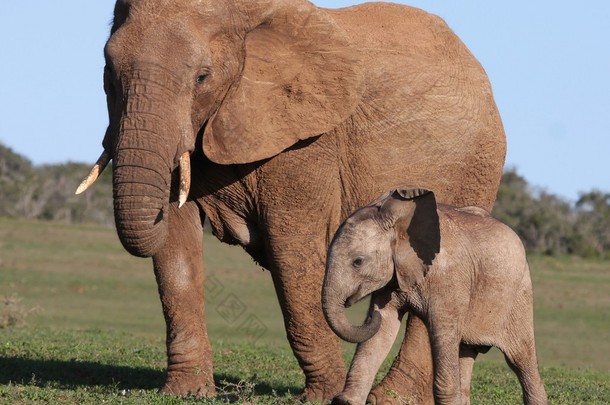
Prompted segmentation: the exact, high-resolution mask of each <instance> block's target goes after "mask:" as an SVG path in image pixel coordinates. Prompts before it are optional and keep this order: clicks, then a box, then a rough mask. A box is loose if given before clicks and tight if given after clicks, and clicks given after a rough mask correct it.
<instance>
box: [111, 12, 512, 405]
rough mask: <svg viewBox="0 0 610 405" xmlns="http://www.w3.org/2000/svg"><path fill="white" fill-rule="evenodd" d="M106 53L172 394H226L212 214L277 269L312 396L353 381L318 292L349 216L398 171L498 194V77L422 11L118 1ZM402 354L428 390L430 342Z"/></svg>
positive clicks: (464, 201)
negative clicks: (211, 319) (209, 324)
mask: <svg viewBox="0 0 610 405" xmlns="http://www.w3.org/2000/svg"><path fill="white" fill-rule="evenodd" d="M104 51H105V58H106V67H105V72H104V87H105V91H106V94H107V100H108V111H109V126H108V130H107V132H106V136H105V137H104V142H103V146H104V149H105V151H106V153H107V155H108V156H110V158H111V159H112V160H113V167H114V171H113V186H114V188H113V189H114V208H115V218H116V225H117V232H118V235H119V238H120V240H121V242H122V244H123V245H124V246H125V248H126V249H127V250H128V251H129V252H130V253H132V254H134V255H138V256H143V257H152V258H153V263H154V270H155V275H156V278H157V282H158V286H159V294H160V297H161V302H162V307H163V313H164V315H165V320H166V323H167V352H168V376H167V380H166V384H165V387H164V388H163V391H164V392H167V393H173V394H177V395H184V394H187V393H189V392H190V393H194V394H197V395H200V396H209V395H213V394H214V392H215V388H214V381H213V375H212V361H211V348H210V344H209V341H208V337H207V331H206V326H205V311H204V300H203V282H204V280H203V266H202V252H201V242H202V223H203V218H204V217H208V218H209V220H210V223H211V224H212V227H213V231H214V234H215V235H216V236H217V237H218V238H219V239H220V240H222V241H224V242H227V243H231V244H239V245H241V246H243V247H244V248H245V249H246V250H247V251H248V252H249V253H250V254H251V255H252V257H253V258H254V259H255V260H257V261H258V262H259V263H260V264H261V265H262V266H264V267H265V268H267V269H268V270H270V271H271V274H272V278H273V282H274V285H275V288H276V291H277V294H278V297H279V301H280V304H281V308H282V313H283V316H284V321H285V326H286V332H287V336H288V339H289V341H290V344H291V347H292V349H293V351H294V354H295V356H296V357H297V359H298V361H299V364H300V366H301V368H302V369H303V371H304V373H305V376H306V387H305V391H304V397H305V398H307V399H310V400H326V399H329V398H332V397H333V396H334V395H335V394H336V393H338V392H339V391H341V389H342V387H343V381H344V377H345V366H344V364H343V361H342V358H341V350H340V345H339V341H338V339H337V338H336V337H335V335H334V334H333V333H332V332H331V330H330V329H329V328H328V325H327V324H326V321H325V319H324V317H323V314H322V310H321V304H320V291H321V288H322V280H323V274H324V263H325V258H326V248H327V247H328V244H329V242H330V239H331V237H332V235H333V234H334V231H335V230H336V228H337V226H338V225H339V223H340V222H341V220H342V219H344V218H346V216H347V214H348V213H350V212H351V211H352V210H354V209H355V208H356V207H358V206H360V205H362V204H363V203H365V202H366V201H369V200H370V199H371V198H373V197H374V196H375V195H379V193H380V192H381V191H383V190H386V189H388V188H390V187H392V186H397V185H409V184H423V185H426V186H428V187H431V188H433V189H434V190H436V192H437V195H438V198H439V200H441V201H443V202H446V203H451V204H454V205H459V206H461V205H472V204H476V205H479V206H483V207H486V208H491V206H492V205H493V202H494V200H495V195H496V192H497V189H498V185H499V181H500V177H501V172H502V167H503V164H504V155H505V137H504V132H503V128H502V124H501V121H500V118H499V115H498V112H497V109H496V106H495V103H494V101H493V97H492V92H491V88H490V84H489V81H488V79H487V77H486V75H485V72H484V71H483V69H482V68H481V66H480V65H479V63H478V62H477V61H476V60H475V59H474V57H473V56H472V55H471V54H470V52H469V51H468V50H467V49H466V48H465V46H464V45H463V44H462V43H461V42H460V41H459V39H457V38H456V36H455V35H454V34H453V32H452V31H451V30H450V29H449V28H448V27H447V26H446V25H445V23H444V22H443V21H442V20H440V19H439V18H437V17H435V16H432V15H429V14H427V13H425V12H423V11H421V10H417V9H414V8H409V7H405V6H399V5H392V4H385V3H371V4H366V5H360V6H356V7H351V8H345V9H340V10H328V9H322V8H318V7H316V6H314V5H313V4H311V3H309V2H307V1H304V0H270V1H246V0H241V1H239V0H236V1H218V0H217V1H206V0H198V1H196V0H176V1H168V0H156V1H153V0H120V1H117V3H116V6H115V11H114V21H113V25H112V29H111V36H110V38H109V40H108V42H107V44H106V47H105V49H104ZM185 153H187V154H189V155H190V166H191V167H190V170H191V178H190V180H191V181H190V192H189V188H188V187H189V182H188V178H185V175H184V173H188V167H185V166H187V165H188V163H189V162H188V159H184V156H185V155H184V154H185ZM179 167H182V168H183V169H182V171H181V170H180V169H179ZM180 172H182V178H181V177H180ZM186 177H188V176H186ZM179 196H182V197H179ZM186 196H188V197H186ZM185 197H186V198H185ZM179 198H180V200H181V201H180V204H182V202H184V205H183V206H182V207H181V208H180V209H178V204H179V202H178V200H179ZM421 333H422V328H421V327H416V328H413V331H409V333H408V334H407V340H409V339H412V336H419V335H418V334H421ZM423 333H425V331H424V332H423ZM404 352H405V355H404V356H403V358H402V360H401V361H403V363H404V362H407V363H408V364H412V365H413V367H416V368H417V367H421V369H422V370H424V372H423V375H424V377H423V378H422V381H417V385H418V386H423V387H431V382H430V381H429V380H430V378H429V377H426V376H427V375H428V372H427V371H425V370H426V367H427V366H425V364H426V362H428V361H429V356H426V355H425V354H424V355H423V356H422V355H420V354H419V353H420V352H421V353H426V350H425V347H424V348H423V349H422V350H418V349H417V347H415V349H414V350H409V351H404ZM422 364H424V365H423V366H422ZM388 381H389V380H388ZM390 382H391V381H390ZM390 382H388V383H390ZM405 389H406V390H409V389H412V387H406V388H405ZM429 390H430V392H431V388H430V389H429Z"/></svg>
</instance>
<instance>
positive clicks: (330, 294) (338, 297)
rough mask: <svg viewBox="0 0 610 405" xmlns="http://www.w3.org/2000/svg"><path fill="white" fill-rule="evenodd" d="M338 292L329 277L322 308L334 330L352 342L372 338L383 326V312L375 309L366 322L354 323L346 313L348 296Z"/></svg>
mask: <svg viewBox="0 0 610 405" xmlns="http://www.w3.org/2000/svg"><path fill="white" fill-rule="evenodd" d="M336 292H337V289H335V288H332V286H331V285H330V283H329V280H328V279H327V280H326V282H325V283H324V288H323V291H322V309H323V311H324V316H325V317H326V321H327V322H328V324H329V325H330V328H331V329H332V331H333V332H335V334H336V335H337V336H339V337H340V338H341V339H343V340H345V341H347V342H350V343H362V342H365V341H367V340H369V339H370V338H372V337H373V336H374V335H375V334H376V333H377V332H378V331H379V328H380V327H381V314H380V313H379V312H378V311H373V312H372V313H371V314H370V316H369V317H368V318H367V320H366V321H365V322H364V324H362V325H358V326H357V325H352V324H351V322H350V321H349V320H348V319H347V315H346V313H345V308H346V302H347V301H348V298H347V297H346V296H345V295H344V294H340V293H339V294H337V293H336Z"/></svg>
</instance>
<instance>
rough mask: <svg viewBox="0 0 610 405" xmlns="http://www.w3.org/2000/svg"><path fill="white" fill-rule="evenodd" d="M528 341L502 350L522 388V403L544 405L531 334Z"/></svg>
mask: <svg viewBox="0 0 610 405" xmlns="http://www.w3.org/2000/svg"><path fill="white" fill-rule="evenodd" d="M529 342H531V343H529V344H527V345H523V346H522V347H519V348H516V349H512V348H511V349H509V350H502V351H503V353H504V358H505V359H506V362H507V363H508V365H509V366H510V368H511V369H512V370H513V371H514V372H515V374H516V375H517V378H518V379H519V383H520V384H521V389H522V390H523V403H524V404H525V405H546V404H548V400H547V396H546V391H545V389H544V384H543V383H542V378H541V377H540V372H539V371H538V361H537V360H536V349H535V347H534V342H533V336H532V339H531V340H529Z"/></svg>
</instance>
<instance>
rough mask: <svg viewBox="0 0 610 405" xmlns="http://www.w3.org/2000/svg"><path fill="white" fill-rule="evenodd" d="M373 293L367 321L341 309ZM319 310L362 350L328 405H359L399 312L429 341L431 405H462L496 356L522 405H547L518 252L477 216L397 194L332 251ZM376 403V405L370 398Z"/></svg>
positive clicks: (356, 218)
mask: <svg viewBox="0 0 610 405" xmlns="http://www.w3.org/2000/svg"><path fill="white" fill-rule="evenodd" d="M371 293H373V296H372V299H371V307H370V310H369V316H368V318H367V320H366V322H365V323H364V324H363V325H360V326H354V325H351V324H350V323H349V321H348V320H347V318H346V314H345V308H346V307H349V306H350V305H352V304H354V303H356V302H357V301H359V300H361V299H362V298H364V297H366V296H367V295H369V294H371ZM322 305H323V309H324V314H325V316H326V319H327V321H328V323H329V325H330V327H331V328H332V330H333V331H334V332H335V333H336V334H337V335H339V336H340V337H341V338H342V339H344V340H347V341H348V342H353V343H359V345H358V347H357V349H356V354H355V355H354V359H353V361H352V365H351V367H350V370H349V374H348V376H347V382H346V385H345V388H344V391H343V392H342V393H341V394H339V395H338V396H337V397H335V399H334V400H333V403H334V404H364V403H365V401H366V399H367V394H368V393H369V391H370V389H371V385H372V383H373V380H374V378H375V375H376V373H377V370H378V369H379V366H380V365H381V363H382V362H383V360H384V359H385V357H386V356H387V354H388V352H389V350H390V347H391V346H392V343H393V342H394V339H395V338H396V334H397V332H398V329H399V327H400V321H401V319H402V316H403V315H404V313H405V312H407V311H409V312H411V313H412V314H414V315H416V316H418V317H420V318H421V319H422V320H423V321H424V322H425V324H426V325H427V329H428V333H429V336H430V345H431V350H432V359H433V369H434V398H435V403H437V404H464V403H466V404H468V403H469V402H470V378H471V375H472V367H473V364H474V359H475V358H476V356H477V354H478V353H479V352H486V351H487V350H489V348H490V347H491V346H495V347H498V348H499V349H500V350H501V351H502V352H503V353H504V356H505V358H506V361H507V362H508V364H509V365H510V367H511V368H512V369H513V370H514V372H515V373H516V374H517V377H518V378H519V382H520V383H521V387H522V389H523V401H524V403H526V404H546V403H547V397H546V392H545V390H544V386H543V384H542V380H541V379H540V374H539V373H538V364H537V359H536V349H535V345H534V325H533V310H532V284H531V280H530V274H529V268H528V264H527V260H526V257H525V252H524V249H523V245H522V243H521V241H520V240H519V237H518V236H517V235H516V234H515V233H514V232H513V231H512V230H511V229H510V228H509V227H507V226H506V225H504V224H502V223H501V222H499V221H497V220H495V219H494V218H492V217H491V215H489V213H487V211H484V210H483V209H480V208H476V207H467V208H456V207H451V206H447V205H442V204H439V205H438V206H437V204H436V199H435V197H434V194H433V193H432V192H431V191H428V190H424V189H407V190H394V191H392V192H389V193H387V194H385V195H383V196H382V197H380V198H379V199H378V200H377V201H375V202H373V203H372V204H370V205H368V206H366V207H363V208H361V209H359V210H357V211H356V212H354V213H353V214H352V215H351V216H350V217H349V218H348V219H347V220H346V221H345V223H344V224H343V225H342V226H341V227H340V228H339V230H338V231H337V233H336V234H335V237H334V239H333V241H332V244H331V245H330V248H329V252H328V259H327V264H326V276H325V280H324V288H323V297H322ZM370 399H371V400H374V399H375V398H370Z"/></svg>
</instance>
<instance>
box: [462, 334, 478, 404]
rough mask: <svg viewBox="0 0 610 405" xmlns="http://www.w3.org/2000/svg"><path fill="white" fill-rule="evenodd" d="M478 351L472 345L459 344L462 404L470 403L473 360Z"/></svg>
mask: <svg viewBox="0 0 610 405" xmlns="http://www.w3.org/2000/svg"><path fill="white" fill-rule="evenodd" d="M478 354H479V352H478V351H477V350H476V349H475V348H474V347H472V346H468V345H461V346H460V387H461V397H462V405H470V384H471V380H472V369H473V367H474V361H475V360H476V358H477V356H478Z"/></svg>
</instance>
